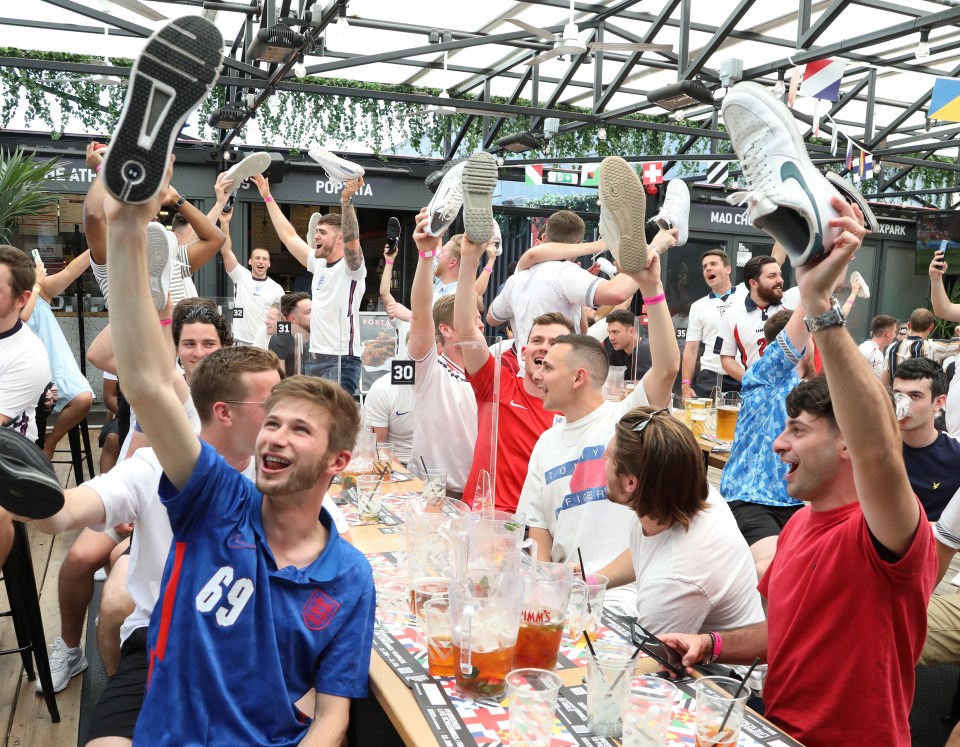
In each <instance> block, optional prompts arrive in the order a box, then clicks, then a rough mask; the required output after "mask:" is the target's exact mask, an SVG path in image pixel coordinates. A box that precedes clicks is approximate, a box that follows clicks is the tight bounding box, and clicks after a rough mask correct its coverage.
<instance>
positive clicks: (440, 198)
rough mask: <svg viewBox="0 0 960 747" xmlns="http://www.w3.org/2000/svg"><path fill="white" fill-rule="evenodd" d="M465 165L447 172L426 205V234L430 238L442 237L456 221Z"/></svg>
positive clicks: (458, 165) (459, 165)
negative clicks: (427, 223) (427, 220)
mask: <svg viewBox="0 0 960 747" xmlns="http://www.w3.org/2000/svg"><path fill="white" fill-rule="evenodd" d="M466 165H467V162H466V161H463V162H461V163H458V164H457V165H456V166H454V167H453V168H452V169H450V170H449V171H448V172H447V174H446V176H444V177H443V181H441V182H440V186H439V187H437V193H436V194H435V195H434V196H433V198H432V199H431V200H430V204H429V205H427V213H428V214H429V216H430V224H429V225H428V226H427V229H426V232H427V233H428V234H429V235H430V236H443V234H444V232H445V231H446V230H447V229H448V228H449V227H450V224H451V223H453V222H454V221H455V220H456V219H457V215H458V214H459V213H460V208H461V207H463V185H462V184H461V182H460V180H461V179H462V178H463V169H464V167H465V166H466Z"/></svg>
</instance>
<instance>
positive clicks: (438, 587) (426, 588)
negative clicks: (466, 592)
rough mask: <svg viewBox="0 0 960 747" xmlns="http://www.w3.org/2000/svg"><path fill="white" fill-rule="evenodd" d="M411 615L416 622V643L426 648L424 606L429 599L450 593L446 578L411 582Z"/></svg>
mask: <svg viewBox="0 0 960 747" xmlns="http://www.w3.org/2000/svg"><path fill="white" fill-rule="evenodd" d="M412 590H413V592H412V598H413V615H414V617H415V618H416V621H417V643H419V644H420V645H421V646H423V647H424V648H426V647H427V613H426V611H425V609H424V606H425V605H426V604H427V602H429V601H430V600H431V599H436V598H438V597H444V598H446V596H447V595H448V594H449V593H450V580H449V579H446V578H434V577H429V576H428V577H427V578H418V579H416V580H415V581H414V582H413V587H412Z"/></svg>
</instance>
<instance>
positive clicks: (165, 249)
mask: <svg viewBox="0 0 960 747" xmlns="http://www.w3.org/2000/svg"><path fill="white" fill-rule="evenodd" d="M171 243H172V244H173V249H174V250H175V249H176V243H177V239H176V236H174V235H173V233H172V232H171V231H168V230H167V229H166V228H164V227H163V224H161V223H157V222H156V221H150V223H148V224H147V273H148V274H149V276H150V297H151V298H152V299H153V307H154V308H155V309H156V310H157V311H163V310H164V308H166V306H167V294H168V293H170V274H171V272H172V271H173V267H172V265H171V263H170V252H171Z"/></svg>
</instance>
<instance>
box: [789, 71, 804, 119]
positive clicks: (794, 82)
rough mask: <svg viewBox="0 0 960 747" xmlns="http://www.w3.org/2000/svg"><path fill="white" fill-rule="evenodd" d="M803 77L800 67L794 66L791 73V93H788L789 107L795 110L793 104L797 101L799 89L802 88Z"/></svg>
mask: <svg viewBox="0 0 960 747" xmlns="http://www.w3.org/2000/svg"><path fill="white" fill-rule="evenodd" d="M801 78H803V75H802V74H801V73H800V66H799V65H794V66H793V70H792V71H790V91H789V92H788V93H787V106H789V107H790V108H791V109H792V108H793V103H794V102H795V101H796V100H797V89H798V88H799V87H800V79H801Z"/></svg>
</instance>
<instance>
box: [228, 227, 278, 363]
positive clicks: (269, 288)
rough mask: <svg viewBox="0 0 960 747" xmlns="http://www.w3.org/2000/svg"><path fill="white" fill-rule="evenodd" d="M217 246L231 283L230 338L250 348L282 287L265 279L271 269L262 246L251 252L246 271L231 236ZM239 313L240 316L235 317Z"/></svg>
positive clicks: (268, 252)
mask: <svg viewBox="0 0 960 747" xmlns="http://www.w3.org/2000/svg"><path fill="white" fill-rule="evenodd" d="M224 234H225V235H226V237H227V239H226V241H224V242H223V246H222V247H220V256H222V257H223V269H224V270H226V271H227V275H229V276H230V280H232V281H233V339H234V340H235V341H236V342H237V344H240V345H251V344H252V343H253V341H254V339H255V338H256V336H257V331H258V330H259V329H261V328H262V327H263V325H264V324H265V323H266V321H267V311H268V310H269V309H270V307H271V306H272V305H273V304H275V303H277V302H278V301H279V300H280V298H281V296H283V287H282V286H281V285H280V283H278V282H277V281H276V280H271V279H270V278H268V277H267V270H269V269H270V251H269V250H267V249H264V248H262V247H255V248H254V249H251V250H250V259H248V260H247V264H248V265H250V269H249V270H248V269H247V268H246V267H244V266H243V265H241V264H240V262H238V261H237V257H236V255H235V254H234V253H233V246H232V242H231V241H230V234H229V233H228V232H226V231H225V232H224ZM238 314H239V316H238Z"/></svg>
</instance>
